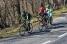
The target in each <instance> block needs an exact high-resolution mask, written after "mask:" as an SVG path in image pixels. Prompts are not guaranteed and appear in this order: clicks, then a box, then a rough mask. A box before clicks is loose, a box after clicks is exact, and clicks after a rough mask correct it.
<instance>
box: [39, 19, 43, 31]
mask: <svg viewBox="0 0 67 44" xmlns="http://www.w3.org/2000/svg"><path fill="white" fill-rule="evenodd" d="M38 21H39V26H38V28H39V31H40V32H41V31H42V30H43V23H42V22H43V21H42V18H40V19H39V20H38Z"/></svg>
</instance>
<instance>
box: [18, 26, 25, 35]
mask: <svg viewBox="0 0 67 44" xmlns="http://www.w3.org/2000/svg"><path fill="white" fill-rule="evenodd" d="M25 31H26V30H25V27H24V25H21V26H20V29H19V35H21V36H22V35H25Z"/></svg>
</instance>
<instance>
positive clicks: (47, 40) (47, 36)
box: [0, 15, 67, 44]
mask: <svg viewBox="0 0 67 44" xmlns="http://www.w3.org/2000/svg"><path fill="white" fill-rule="evenodd" d="M35 29H36V30H37V29H38V28H37V27H35ZM49 29H50V30H51V32H37V33H33V34H32V35H29V36H23V37H20V36H17V37H12V38H7V39H3V40H2V39H1V40H0V44H66V43H67V16H66V15H65V16H61V17H58V18H56V19H55V20H54V21H53V26H52V27H51V28H49ZM63 42H64V43H63Z"/></svg>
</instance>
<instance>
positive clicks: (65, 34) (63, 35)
mask: <svg viewBox="0 0 67 44" xmlns="http://www.w3.org/2000/svg"><path fill="white" fill-rule="evenodd" d="M66 35H67V33H64V34H62V35H60V36H58V37H59V38H62V37H64V36H66Z"/></svg>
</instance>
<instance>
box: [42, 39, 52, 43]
mask: <svg viewBox="0 0 67 44" xmlns="http://www.w3.org/2000/svg"><path fill="white" fill-rule="evenodd" d="M50 42H52V41H50V40H49V41H46V42H44V43H42V44H48V43H50Z"/></svg>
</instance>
